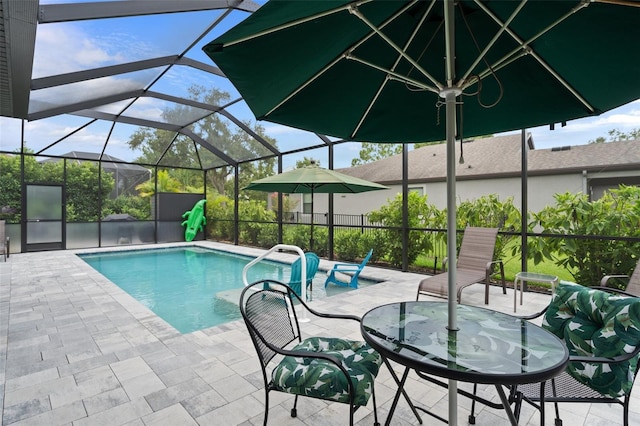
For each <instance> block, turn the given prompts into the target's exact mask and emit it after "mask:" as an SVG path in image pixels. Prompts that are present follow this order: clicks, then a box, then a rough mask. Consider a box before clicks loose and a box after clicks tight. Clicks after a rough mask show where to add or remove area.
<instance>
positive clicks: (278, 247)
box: [242, 244, 307, 300]
mask: <svg viewBox="0 0 640 426" xmlns="http://www.w3.org/2000/svg"><path fill="white" fill-rule="evenodd" d="M276 250H290V251H295V252H297V253H298V254H299V255H300V262H301V265H300V267H301V268H302V271H300V282H301V283H306V282H307V258H306V256H305V255H304V252H303V251H302V249H301V248H300V247H298V246H293V245H290V244H276V245H275V246H273V247H271V248H270V249H269V250H267V251H266V252H264V253H262V254H261V255H260V256H258V257H256V258H255V259H253V260H252V261H251V262H249V263H247V264H246V265H245V267H244V268H242V282H243V283H244V286H245V287H247V286H248V285H249V280H247V271H248V270H249V268H251V267H252V266H253V265H255V264H256V263H258V262H260V261H261V260H262V259H264V258H265V257H267V256H268V255H270V254H271V253H273V252H274V251H276ZM300 293H301V294H300V297H302V300H307V286H306V285H302V286H301V291H300Z"/></svg>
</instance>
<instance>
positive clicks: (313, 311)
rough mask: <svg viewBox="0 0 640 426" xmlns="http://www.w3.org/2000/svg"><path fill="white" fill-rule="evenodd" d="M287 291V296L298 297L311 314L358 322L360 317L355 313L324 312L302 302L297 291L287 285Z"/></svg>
mask: <svg viewBox="0 0 640 426" xmlns="http://www.w3.org/2000/svg"><path fill="white" fill-rule="evenodd" d="M287 291H288V292H289V296H290V297H295V298H296V299H298V302H300V303H301V304H302V305H303V307H304V308H305V309H306V310H308V311H309V312H311V313H312V314H313V315H315V316H317V317H320V318H329V319H347V320H353V321H358V322H360V317H358V316H356V315H348V314H328V313H325V312H319V311H316V310H315V309H313V308H312V307H310V306H309V305H308V304H307V303H306V302H304V301H303V300H302V298H301V297H300V296H298V293H296V292H295V291H292V290H291V288H289V287H287Z"/></svg>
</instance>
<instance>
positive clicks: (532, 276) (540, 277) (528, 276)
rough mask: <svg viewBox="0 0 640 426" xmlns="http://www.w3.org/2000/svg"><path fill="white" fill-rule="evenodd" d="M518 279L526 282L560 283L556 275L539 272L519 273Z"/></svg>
mask: <svg viewBox="0 0 640 426" xmlns="http://www.w3.org/2000/svg"><path fill="white" fill-rule="evenodd" d="M516 279H521V280H524V281H527V280H531V281H549V282H551V281H558V277H557V276H555V275H549V274H540V273H537V272H518V273H517V274H516Z"/></svg>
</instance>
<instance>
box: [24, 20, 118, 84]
mask: <svg viewBox="0 0 640 426" xmlns="http://www.w3.org/2000/svg"><path fill="white" fill-rule="evenodd" d="M118 56H119V55H110V54H109V53H108V50H107V49H106V48H105V47H104V46H100V45H99V44H98V43H96V41H95V40H93V39H91V38H90V37H89V36H88V35H87V34H85V33H84V32H83V31H82V30H81V29H79V28H77V27H75V26H73V25H70V24H65V25H63V24H48V25H39V26H38V33H37V37H36V45H35V55H34V61H33V77H34V78H38V77H44V76H49V75H57V74H64V73H68V72H73V71H79V70H85V69H89V68H93V67H98V66H103V65H106V64H110V63H114V62H115V61H116V60H118Z"/></svg>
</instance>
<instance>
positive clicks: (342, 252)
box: [333, 229, 385, 263]
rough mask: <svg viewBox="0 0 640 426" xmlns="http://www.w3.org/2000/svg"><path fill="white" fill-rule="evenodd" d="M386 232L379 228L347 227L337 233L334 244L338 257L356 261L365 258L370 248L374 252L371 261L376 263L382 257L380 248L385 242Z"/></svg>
mask: <svg viewBox="0 0 640 426" xmlns="http://www.w3.org/2000/svg"><path fill="white" fill-rule="evenodd" d="M384 238H385V234H384V232H383V231H379V230H366V231H364V232H362V231H361V230H355V229H345V230H340V231H339V232H336V233H335V236H334V240H333V244H334V251H335V254H336V257H337V258H338V259H340V260H344V261H347V262H355V261H357V260H359V259H363V258H364V257H365V256H366V255H367V253H368V252H369V250H371V249H373V254H372V255H371V259H369V261H370V262H371V263H375V262H376V261H377V260H379V259H380V251H381V250H380V249H379V247H382V245H383V242H384Z"/></svg>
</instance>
